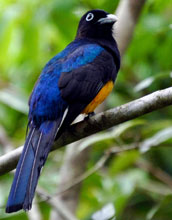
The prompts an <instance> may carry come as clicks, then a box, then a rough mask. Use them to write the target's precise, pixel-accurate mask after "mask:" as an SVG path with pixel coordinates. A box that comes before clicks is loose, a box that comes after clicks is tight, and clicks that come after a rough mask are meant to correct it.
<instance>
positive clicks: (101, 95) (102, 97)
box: [82, 81, 114, 114]
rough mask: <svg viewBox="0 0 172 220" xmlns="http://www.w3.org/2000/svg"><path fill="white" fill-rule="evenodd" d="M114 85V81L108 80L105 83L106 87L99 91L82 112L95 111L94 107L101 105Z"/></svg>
mask: <svg viewBox="0 0 172 220" xmlns="http://www.w3.org/2000/svg"><path fill="white" fill-rule="evenodd" d="M113 86H114V84H113V81H109V82H107V83H106V84H105V85H104V87H103V88H102V89H101V90H100V91H99V93H98V94H97V95H96V97H95V98H94V99H93V101H91V102H90V103H89V104H88V105H87V107H86V108H85V109H84V110H83V112H82V113H85V114H88V113H91V112H94V109H95V108H96V107H97V106H98V105H100V104H101V103H102V102H103V101H104V100H105V99H106V97H107V96H108V95H109V93H110V92H111V91H112V89H113Z"/></svg>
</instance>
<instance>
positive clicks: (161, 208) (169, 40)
mask: <svg viewBox="0 0 172 220" xmlns="http://www.w3.org/2000/svg"><path fill="white" fill-rule="evenodd" d="M118 2H119V1H113V0H80V1H78V0H64V1H61V0H52V1H46V0H36V1H35V0H20V1H19V0H1V1H0V48H1V49H0V76H1V77H0V131H1V130H3V132H4V133H5V134H6V138H7V140H6V141H5V142H4V141H1V136H0V147H1V149H0V152H1V153H5V152H7V150H9V149H8V147H9V146H7V145H9V143H10V144H11V145H13V146H16V147H17V146H19V145H21V144H22V143H23V141H24V138H25V130H26V125H27V111H28V107H27V100H28V97H29V94H30V93H31V90H32V88H33V86H34V83H35V81H36V79H37V78H38V76H39V74H40V72H41V69H42V68H43V66H44V65H45V63H46V62H47V61H48V60H49V59H50V58H51V57H52V56H54V55H55V54H56V53H58V52H59V51H60V50H62V49H63V48H64V47H65V46H66V45H67V44H68V43H69V42H70V41H72V40H73V38H74V37H75V33H76V28H77V24H78V21H79V18H80V16H81V15H82V14H83V13H84V12H85V11H87V10H88V9H92V8H101V9H104V10H107V11H109V12H114V11H115V9H116V7H117V4H118ZM171 11H172V2H171V1H162V0H156V1H155V0H147V1H146V4H145V7H144V9H143V12H142V15H141V17H140V19H139V22H138V25H137V27H136V29H135V33H134V36H133V40H132V42H131V44H130V46H129V48H128V51H127V53H126V54H125V56H124V57H123V65H122V68H121V71H120V73H119V76H118V79H117V82H116V86H115V90H114V93H112V94H111V95H110V97H109V99H108V108H111V107H114V106H117V105H120V104H123V103H126V102H128V101H131V100H133V99H135V98H138V97H141V96H144V95H146V94H148V93H150V92H153V91H156V90H159V89H163V88H166V87H169V86H171V82H172V79H171V77H172V74H171V71H172V59H171V58H172V56H171V48H172V19H171ZM171 118H172V111H171V107H168V108H165V109H162V110H159V111H157V112H154V113H151V114H149V115H146V116H144V117H141V118H140V119H139V120H138V119H137V120H133V121H130V122H127V123H124V124H122V125H120V126H118V127H116V128H114V129H111V130H109V131H106V132H103V133H101V134H97V135H95V136H93V137H90V138H88V139H87V140H86V141H85V142H83V143H82V145H81V148H80V149H81V150H83V149H84V148H86V147H89V146H90V145H93V150H92V152H91V159H90V161H89V163H88V169H89V168H92V167H94V165H95V163H96V162H97V161H98V160H99V159H100V158H101V157H102V155H103V154H104V151H106V150H107V149H108V148H111V147H114V146H117V147H120V148H122V147H125V146H140V148H141V151H140V152H139V151H138V150H133V151H129V152H124V153H120V154H118V155H111V156H110V157H109V159H108V161H107V162H106V164H105V165H104V166H103V167H102V168H101V169H100V170H99V171H97V172H96V173H94V174H93V175H91V176H90V177H88V178H87V179H86V180H84V182H83V186H82V190H81V195H80V200H79V205H78V209H77V216H78V218H79V219H91V218H93V217H91V216H94V217H95V216H96V215H94V213H95V212H96V213H98V214H101V215H102V210H104V209H103V208H106V207H107V205H108V204H111V207H112V211H114V214H113V215H114V216H113V217H112V216H111V217H107V218H105V217H104V220H105V219H106V220H107V219H109V218H112V219H115V220H124V219H125V220H138V219H139V220H170V219H171V216H172V208H171V207H172V206H171V204H172V196H171V194H172V193H171V188H170V187H169V184H168V183H167V182H166V181H163V178H161V176H160V178H157V176H156V175H155V170H153V172H152V171H150V170H146V169H145V167H144V166H143V167H140V166H138V162H139V161H140V160H141V159H144V160H145V161H148V162H149V163H151V164H152V165H153V166H154V167H156V168H159V169H162V170H161V171H162V172H163V173H164V175H166V174H168V175H171V174H172V162H171V155H172V148H171V145H172V132H171V130H172V127H171V124H172V120H171ZM152 146H156V148H151V147H152ZM62 157H63V150H62V151H58V152H54V153H52V154H51V155H50V159H49V160H48V161H47V164H46V166H45V169H44V172H43V175H42V176H41V179H40V183H39V184H40V186H41V187H43V188H44V189H46V190H47V191H48V192H49V193H52V194H53V193H54V192H55V191H56V189H57V185H58V182H59V172H58V170H59V168H60V166H61V164H62ZM47 179H49V181H48V183H47ZM11 182H12V176H11V174H7V175H5V176H3V177H1V178H0V194H1V197H0V206H1V212H0V219H22V220H23V219H28V217H27V215H26V214H25V213H23V212H22V213H19V214H18V213H17V214H14V215H6V214H5V213H4V206H5V202H6V199H7V195H8V191H9V188H10V184H11ZM37 202H38V207H39V208H40V210H41V214H42V218H43V219H49V216H50V212H51V207H50V206H49V205H48V204H47V202H39V200H37ZM113 208H114V210H113ZM97 211H98V212H97ZM112 213H113V212H112ZM99 220H100V219H99Z"/></svg>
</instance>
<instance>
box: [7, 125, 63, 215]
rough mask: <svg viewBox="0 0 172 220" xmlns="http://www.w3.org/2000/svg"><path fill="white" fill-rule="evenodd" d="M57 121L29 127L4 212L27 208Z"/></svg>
mask: <svg viewBox="0 0 172 220" xmlns="http://www.w3.org/2000/svg"><path fill="white" fill-rule="evenodd" d="M58 126H59V123H58V122H57V121H53V122H52V121H47V122H45V123H43V124H42V125H41V127H40V128H39V129H36V128H35V127H31V128H30V130H29V134H28V136H27V138H26V142H25V145H24V149H23V152H22V154H21V157H20V160H19V162H18V165H17V168H16V173H15V176H14V180H13V184H12V187H11V191H10V194H9V197H8V202H7V206H6V212H8V213H10V212H16V211H18V210H20V209H24V210H29V209H31V207H32V200H33V197H34V193H35V188H36V186H37V182H38V178H39V175H40V171H41V168H42V167H43V165H44V163H45V161H46V159H47V156H48V153H49V151H50V149H51V145H52V143H53V141H54V138H55V135H56V132H57V129H58Z"/></svg>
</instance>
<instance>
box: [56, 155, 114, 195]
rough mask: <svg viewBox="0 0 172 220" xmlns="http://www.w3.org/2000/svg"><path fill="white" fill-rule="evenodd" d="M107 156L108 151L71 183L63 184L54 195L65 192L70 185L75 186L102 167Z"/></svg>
mask: <svg viewBox="0 0 172 220" xmlns="http://www.w3.org/2000/svg"><path fill="white" fill-rule="evenodd" d="M109 156H110V154H109V153H106V154H104V155H103V156H102V157H101V158H100V160H98V162H97V163H96V164H95V165H94V166H93V167H92V168H91V169H90V170H88V171H87V172H85V173H84V174H82V175H80V176H79V177H77V178H76V179H75V180H74V181H73V182H72V183H70V184H67V185H66V186H64V187H63V188H62V189H61V190H60V191H59V192H57V193H56V196H57V195H59V194H62V193H64V192H66V191H67V190H69V189H71V188H72V187H74V186H76V185H77V184H79V183H81V182H82V181H83V180H85V179H86V178H88V177H89V176H91V175H92V174H94V173H95V172H96V171H98V170H99V169H100V168H101V167H103V165H104V164H105V162H106V161H107V159H108V158H109Z"/></svg>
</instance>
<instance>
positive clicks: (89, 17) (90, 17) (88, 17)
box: [86, 13, 94, 21]
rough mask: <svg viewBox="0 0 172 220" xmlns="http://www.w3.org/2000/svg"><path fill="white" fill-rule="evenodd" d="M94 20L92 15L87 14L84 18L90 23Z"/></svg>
mask: <svg viewBox="0 0 172 220" xmlns="http://www.w3.org/2000/svg"><path fill="white" fill-rule="evenodd" d="M93 18H94V15H93V13H89V14H88V15H87V17H86V21H91V20H92V19H93Z"/></svg>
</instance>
